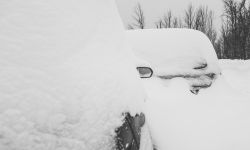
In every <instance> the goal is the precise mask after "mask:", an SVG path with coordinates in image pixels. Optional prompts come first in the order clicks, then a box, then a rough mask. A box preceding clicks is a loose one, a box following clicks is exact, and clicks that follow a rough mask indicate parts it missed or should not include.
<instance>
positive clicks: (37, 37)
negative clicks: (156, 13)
mask: <svg viewBox="0 0 250 150" xmlns="http://www.w3.org/2000/svg"><path fill="white" fill-rule="evenodd" d="M0 29H1V30H0V149H1V150H17V149H18V150H21V149H22V150H80V149H81V150H82V149H86V150H110V149H111V148H112V147H113V146H114V130H115V128H116V127H118V126H119V125H121V114H122V112H125V111H130V112H131V113H132V114H134V113H135V112H140V111H141V108H140V106H141V104H142V103H143V101H144V99H145V98H144V93H143V91H142V87H141V86H140V82H139V78H138V73H137V72H136V69H135V65H134V63H133V62H134V60H133V59H134V58H133V57H134V56H133V55H132V53H130V51H129V48H128V46H127V43H126V40H125V38H124V36H123V35H124V33H123V32H124V29H123V27H122V23H121V21H120V18H119V15H118V13H117V10H116V6H115V2H114V1H113V0H101V1H100V0H84V1H82V0H77V1H67V0H36V1H34V0H26V1H19V0H11V1H1V2H0Z"/></svg>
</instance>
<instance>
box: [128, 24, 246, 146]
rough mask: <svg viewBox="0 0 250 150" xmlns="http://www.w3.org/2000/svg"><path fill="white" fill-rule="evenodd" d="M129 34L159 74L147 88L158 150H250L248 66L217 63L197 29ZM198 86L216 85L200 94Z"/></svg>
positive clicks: (148, 110) (138, 51) (137, 50)
mask: <svg viewBox="0 0 250 150" xmlns="http://www.w3.org/2000/svg"><path fill="white" fill-rule="evenodd" d="M127 34H128V37H129V39H130V41H131V43H132V47H133V49H134V51H135V53H136V55H137V56H138V57H140V58H142V59H144V60H146V61H148V62H149V63H150V64H151V66H152V68H153V70H154V76H153V78H151V79H144V80H143V84H144V87H145V89H146V91H147V94H148V100H147V101H146V106H145V109H146V110H145V112H146V117H147V122H148V125H149V128H150V131H151V134H152V138H153V142H154V144H155V146H156V148H157V149H158V150H166V149H167V150H249V149H250V143H249V141H250V115H249V114H250V96H249V94H248V93H249V86H248V85H249V82H250V81H249V62H242V61H225V60H221V61H218V59H217V57H216V54H215V50H214V49H213V46H212V45H211V43H210V41H209V40H208V38H207V37H206V36H204V34H202V33H201V32H197V31H194V30H187V29H162V30H138V31H129V32H128V33H127ZM146 65H147V64H146ZM211 75H212V76H211ZM214 77H215V78H214ZM207 83H208V84H207ZM242 83H243V84H242ZM247 84H248V85H247ZM194 85H195V86H197V85H211V86H205V87H206V88H201V89H200V91H199V92H198V93H196V94H197V95H195V94H193V93H191V92H190V90H192V88H191V89H190V87H194Z"/></svg>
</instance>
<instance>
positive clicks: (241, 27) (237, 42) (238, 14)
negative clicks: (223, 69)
mask: <svg viewBox="0 0 250 150" xmlns="http://www.w3.org/2000/svg"><path fill="white" fill-rule="evenodd" d="M223 2H224V17H225V19H224V20H225V21H224V24H223V27H222V28H223V29H224V30H222V34H223V35H224V36H223V42H224V51H225V54H226V55H227V57H228V58H233V59H247V58H248V53H249V49H250V48H249V45H250V44H249V39H250V34H249V33H250V21H249V20H250V6H249V7H246V0H241V1H240V2H236V1H234V0H224V1H223Z"/></svg>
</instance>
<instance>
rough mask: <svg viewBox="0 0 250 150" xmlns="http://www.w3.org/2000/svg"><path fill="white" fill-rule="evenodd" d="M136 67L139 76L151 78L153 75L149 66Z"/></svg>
mask: <svg viewBox="0 0 250 150" xmlns="http://www.w3.org/2000/svg"><path fill="white" fill-rule="evenodd" d="M136 69H137V70H138V72H139V74H140V77H141V78H151V77H152V75H153V70H152V69H151V68H149V67H137V68H136Z"/></svg>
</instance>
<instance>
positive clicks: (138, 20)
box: [128, 3, 145, 29]
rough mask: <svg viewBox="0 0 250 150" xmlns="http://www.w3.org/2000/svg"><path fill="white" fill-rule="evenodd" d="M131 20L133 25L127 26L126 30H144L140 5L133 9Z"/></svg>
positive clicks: (143, 17) (143, 18) (143, 19)
mask: <svg viewBox="0 0 250 150" xmlns="http://www.w3.org/2000/svg"><path fill="white" fill-rule="evenodd" d="M133 20H134V23H132V24H129V25H128V29H136V28H139V29H144V28H145V16H144V12H143V10H142V7H141V4H140V3H138V4H137V5H136V7H135V10H134V15H133Z"/></svg>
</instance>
